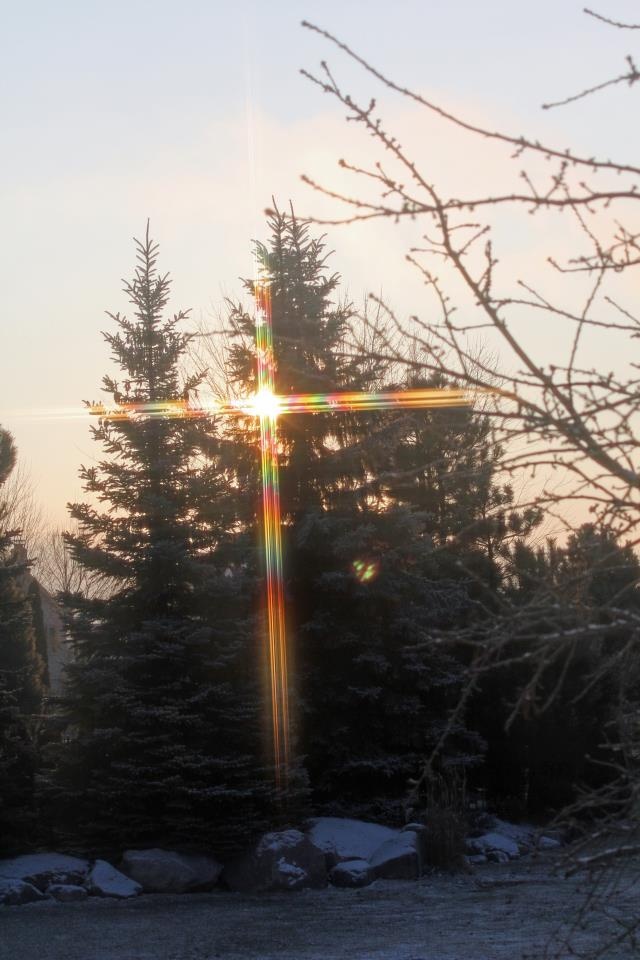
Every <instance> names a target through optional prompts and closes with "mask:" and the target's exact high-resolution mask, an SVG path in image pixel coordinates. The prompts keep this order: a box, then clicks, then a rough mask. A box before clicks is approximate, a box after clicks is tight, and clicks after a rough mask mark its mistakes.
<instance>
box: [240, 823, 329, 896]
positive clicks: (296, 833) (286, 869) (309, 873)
mask: <svg viewBox="0 0 640 960" xmlns="http://www.w3.org/2000/svg"><path fill="white" fill-rule="evenodd" d="M222 882H223V883H224V884H225V886H227V887H228V888H229V889H230V890H234V891H236V892H239V893H257V892H266V891H271V890H301V889H304V888H308V887H326V885H327V871H326V865H325V858H324V854H323V852H322V851H321V850H320V849H319V848H318V847H316V846H315V845H314V844H313V843H312V842H311V841H310V839H309V838H308V837H306V836H305V835H304V834H303V833H301V832H300V830H279V831H276V832H274V833H266V834H265V835H264V836H263V837H261V839H260V840H259V841H258V843H257V844H256V845H255V847H254V848H253V850H251V851H250V852H249V853H247V854H244V855H243V856H241V857H238V858H237V859H236V860H234V861H232V862H231V863H229V864H227V866H226V867H225V868H224V871H223V874H222Z"/></svg>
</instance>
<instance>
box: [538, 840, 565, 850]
mask: <svg viewBox="0 0 640 960" xmlns="http://www.w3.org/2000/svg"><path fill="white" fill-rule="evenodd" d="M537 845H538V848H539V849H540V850H556V849H557V848H558V847H559V846H561V844H560V841H559V840H556V839H554V837H540V838H539V840H538V844H537Z"/></svg>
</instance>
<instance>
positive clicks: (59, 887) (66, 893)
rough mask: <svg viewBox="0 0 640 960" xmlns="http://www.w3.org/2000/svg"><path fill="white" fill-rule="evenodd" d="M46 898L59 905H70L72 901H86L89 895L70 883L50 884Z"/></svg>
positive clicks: (83, 889)
mask: <svg viewBox="0 0 640 960" xmlns="http://www.w3.org/2000/svg"><path fill="white" fill-rule="evenodd" d="M47 896H49V897H53V899H54V900H59V901H60V902H61V903H71V902H72V901H73V900H86V899H87V897H88V896H89V894H88V892H87V890H86V888H85V887H77V886H75V885H74V884H72V883H52V884H51V886H50V887H47Z"/></svg>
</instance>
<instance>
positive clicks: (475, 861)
mask: <svg viewBox="0 0 640 960" xmlns="http://www.w3.org/2000/svg"><path fill="white" fill-rule="evenodd" d="M465 860H466V861H467V863H470V864H471V865H472V866H474V867H477V866H480V864H481V863H486V862H487V858H486V857H485V855H484V854H483V853H472V854H470V855H469V856H467V857H465Z"/></svg>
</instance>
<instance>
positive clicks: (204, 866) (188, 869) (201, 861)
mask: <svg viewBox="0 0 640 960" xmlns="http://www.w3.org/2000/svg"><path fill="white" fill-rule="evenodd" d="M121 867H122V872H123V873H125V874H126V875H127V876H128V877H130V878H131V879H132V880H135V881H136V883H139V884H140V886H141V887H142V889H143V890H144V891H145V893H186V892H187V891H188V890H205V889H208V888H211V887H213V886H215V884H216V882H217V880H218V877H219V876H220V874H221V872H222V865H221V864H220V863H218V861H217V860H215V859H214V858H213V857H209V856H206V855H205V854H201V853H178V852H176V851H175V850H159V849H152V850H125V852H124V853H123V854H122V863H121Z"/></svg>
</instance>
